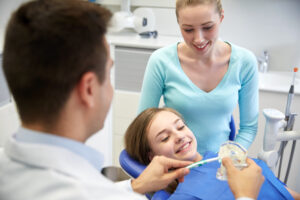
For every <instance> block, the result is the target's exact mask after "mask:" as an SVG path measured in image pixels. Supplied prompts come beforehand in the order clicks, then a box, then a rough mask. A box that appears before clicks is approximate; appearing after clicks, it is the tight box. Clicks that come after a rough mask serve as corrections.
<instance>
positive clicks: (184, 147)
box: [181, 143, 189, 150]
mask: <svg viewBox="0 0 300 200" xmlns="http://www.w3.org/2000/svg"><path fill="white" fill-rule="evenodd" d="M188 146H189V143H186V145H184V146H183V147H182V148H181V150H183V149H186V148H187V147H188Z"/></svg>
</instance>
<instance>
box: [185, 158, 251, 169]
mask: <svg viewBox="0 0 300 200" xmlns="http://www.w3.org/2000/svg"><path fill="white" fill-rule="evenodd" d="M213 161H219V162H221V158H220V157H215V158H209V159H206V160H200V161H198V162H195V163H193V164H190V165H188V166H186V167H185V168H188V169H191V168H195V167H199V166H202V165H204V164H206V163H210V162H213ZM234 166H235V167H248V164H247V163H244V164H242V163H241V164H234Z"/></svg>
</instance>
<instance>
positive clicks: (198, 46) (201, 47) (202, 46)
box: [196, 43, 207, 49]
mask: <svg viewBox="0 0 300 200" xmlns="http://www.w3.org/2000/svg"><path fill="white" fill-rule="evenodd" d="M206 45H207V43H205V44H203V45H201V46H200V45H196V47H197V48H199V49H203V48H204V47H205V46H206Z"/></svg>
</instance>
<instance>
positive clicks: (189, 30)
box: [184, 29, 193, 33]
mask: <svg viewBox="0 0 300 200" xmlns="http://www.w3.org/2000/svg"><path fill="white" fill-rule="evenodd" d="M184 31H185V32H187V33H190V32H192V31H193V29H184Z"/></svg>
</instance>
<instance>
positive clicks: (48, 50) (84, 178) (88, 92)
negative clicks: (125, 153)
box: [0, 0, 263, 200]
mask: <svg viewBox="0 0 300 200" xmlns="http://www.w3.org/2000/svg"><path fill="white" fill-rule="evenodd" d="M110 17H111V13H110V12H109V11H108V10H106V9H104V8H102V7H100V6H97V5H96V4H92V3H88V2H86V1H81V0H39V1H30V2H28V3H26V4H24V5H22V6H21V7H20V8H19V9H17V11H16V12H15V13H13V15H12V17H11V19H10V21H9V23H8V26H7V30H6V35H5V44H4V53H3V69H4V73H5V76H6V79H7V82H8V85H9V88H10V91H11V93H12V94H13V97H14V100H15V102H16V105H17V108H18V112H19V115H20V118H21V121H22V126H21V128H20V129H19V130H18V131H17V133H15V134H14V135H13V136H12V137H11V138H10V139H9V140H8V142H7V143H6V145H5V147H4V149H2V150H0V184H1V186H0V199H5V200H12V199H31V200H35V199H36V200H43V199H55V200H60V199H61V200H66V199H71V200H75V199H78V200H79V199H80V200H84V199H144V198H145V197H144V196H142V195H140V194H144V193H146V192H150V191H155V190H158V189H162V188H165V187H166V186H167V185H168V184H169V183H170V182H172V181H173V180H174V179H176V178H177V179H179V180H181V181H182V180H183V177H184V175H186V174H187V173H189V170H188V169H185V168H183V167H184V166H186V165H188V164H190V162H186V161H184V162H183V161H177V160H173V159H168V158H166V157H163V156H158V157H155V158H154V159H153V161H152V162H151V163H150V165H149V166H148V167H147V168H146V170H145V171H144V172H143V173H142V174H141V175H140V177H138V178H137V179H133V180H128V181H124V182H120V183H118V184H115V183H113V182H111V181H109V180H107V179H106V178H105V177H104V176H102V175H101V174H100V169H101V166H102V156H101V154H99V152H97V151H95V150H94V149H92V148H90V147H88V146H86V145H85V144H84V142H85V141H86V140H87V139H88V138H89V137H90V136H91V135H93V134H94V133H95V132H97V131H98V130H100V129H101V128H102V127H103V124H104V121H105V118H106V115H107V112H108V110H109V107H110V104H111V100H112V96H113V88H112V86H111V80H110V69H111V67H112V64H113V61H112V60H111V58H110V54H109V46H108V44H107V42H106V39H105V33H106V27H107V24H108V21H109V19H110ZM228 163H229V164H228V165H227V166H228V167H229V169H232V170H229V171H233V172H232V173H229V174H228V177H231V178H229V180H232V181H231V182H232V183H233V184H231V183H230V184H231V185H233V187H232V189H233V190H234V191H236V192H237V194H239V195H238V196H237V197H240V196H248V197H252V196H253V197H254V198H255V195H256V192H257V191H258V190H259V188H260V185H261V183H262V180H263V178H262V175H261V172H260V171H259V167H257V166H255V165H254V166H253V167H251V168H249V170H245V171H240V175H239V176H236V175H235V174H237V173H236V172H235V171H234V167H233V166H232V165H230V161H228ZM170 168H173V169H174V168H178V169H177V170H174V171H172V172H168V169H170ZM253 168H254V169H255V170H253ZM250 174H251V176H249V175H250ZM246 175H248V176H246ZM249 180H253V181H254V182H253V184H248V185H250V186H245V187H242V188H240V187H236V186H234V183H237V182H243V183H248V182H250V181H249ZM235 185H237V184H235ZM239 185H246V184H239ZM138 193H139V194H138ZM249 194H250V195H249Z"/></svg>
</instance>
